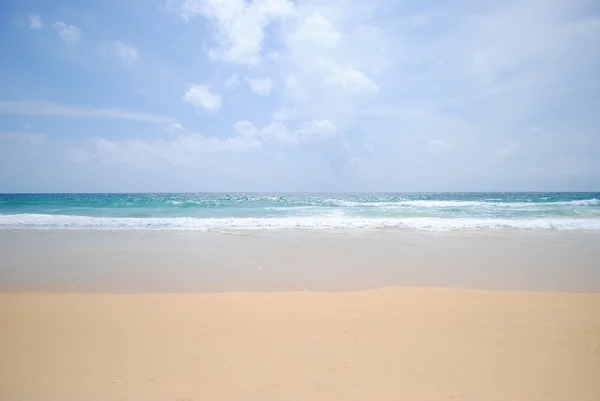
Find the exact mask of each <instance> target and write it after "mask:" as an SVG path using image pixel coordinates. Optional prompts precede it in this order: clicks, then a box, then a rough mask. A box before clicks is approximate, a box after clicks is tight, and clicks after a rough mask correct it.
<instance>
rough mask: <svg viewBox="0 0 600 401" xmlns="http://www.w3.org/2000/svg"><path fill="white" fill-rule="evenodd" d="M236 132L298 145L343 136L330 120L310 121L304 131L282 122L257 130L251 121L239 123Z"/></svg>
mask: <svg viewBox="0 0 600 401" xmlns="http://www.w3.org/2000/svg"><path fill="white" fill-rule="evenodd" d="M235 130H236V132H237V133H238V135H240V136H242V137H254V138H258V139H260V140H262V141H264V142H278V143H286V144H297V143H299V142H300V141H303V142H316V141H322V140H327V139H331V138H334V137H336V136H338V135H341V132H340V131H339V129H338V128H337V127H336V126H335V125H334V124H333V123H332V122H331V121H329V120H319V121H310V122H306V123H304V124H303V125H302V129H299V130H297V131H292V130H290V129H289V128H288V127H287V126H286V125H285V124H284V123H282V122H281V121H273V122H271V123H270V124H269V125H267V126H265V127H263V128H261V129H257V128H256V127H255V126H254V124H252V123H251V122H250V121H238V122H236V123H235Z"/></svg>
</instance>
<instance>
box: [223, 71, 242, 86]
mask: <svg viewBox="0 0 600 401" xmlns="http://www.w3.org/2000/svg"><path fill="white" fill-rule="evenodd" d="M239 85H240V80H239V79H238V76H237V74H232V75H231V76H230V77H229V79H227V81H225V83H224V84H223V86H225V89H235V88H237V87H238V86H239Z"/></svg>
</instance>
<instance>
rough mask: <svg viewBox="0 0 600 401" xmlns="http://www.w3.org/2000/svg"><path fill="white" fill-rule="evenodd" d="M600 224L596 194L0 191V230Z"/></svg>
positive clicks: (530, 227)
mask: <svg viewBox="0 0 600 401" xmlns="http://www.w3.org/2000/svg"><path fill="white" fill-rule="evenodd" d="M295 228H300V229H315V230H327V229H379V228H389V229H420V230H487V229H492V230H519V229H525V230H600V193H597V192H587V193H583V192H577V193H566V192H560V193H541V192H536V193H145V194H137V193H136V194H123V193H119V194H0V229H39V230H43V229H73V230H77V229H83V230H191V231H210V230H275V229H295Z"/></svg>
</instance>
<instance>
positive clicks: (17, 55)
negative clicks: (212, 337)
mask: <svg viewBox="0 0 600 401" xmlns="http://www.w3.org/2000/svg"><path fill="white" fill-rule="evenodd" d="M0 32H1V35H2V41H1V42H0V47H1V48H0V50H1V52H2V58H0V192H37V191H43V192H46V191H50V192H79V191H82V192H88V191H89V192H96V191H100V192H108V191H126V192H128V191H131V192H133V191H494V190H496V191H504V190H600V156H599V150H600V113H599V110H600V5H599V3H598V2H597V1H593V0H545V1H542V0H520V1H514V0H508V1H487V2H475V1H466V0H465V1H456V2H446V1H439V0H438V1H412V0H409V1H396V0H390V1H388V0H381V1H375V2H364V1H344V0H328V1H314V0H309V1H292V0H255V1H251V2H250V1H244V0H166V1H165V0H130V1H117V0H102V1H99V0H89V1H56V2H48V1H40V0H38V1H31V0H29V1H28V0H19V1H17V0H8V1H3V2H2V4H0Z"/></svg>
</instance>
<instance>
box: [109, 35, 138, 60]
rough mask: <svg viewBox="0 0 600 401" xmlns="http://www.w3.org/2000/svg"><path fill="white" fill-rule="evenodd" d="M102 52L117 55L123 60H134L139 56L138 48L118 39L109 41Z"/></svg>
mask: <svg viewBox="0 0 600 401" xmlns="http://www.w3.org/2000/svg"><path fill="white" fill-rule="evenodd" d="M104 53H105V54H106V55H108V56H112V57H118V58H120V59H121V60H123V61H126V62H127V61H135V60H137V59H138V58H139V56H140V55H139V52H138V50H137V49H136V48H135V47H133V46H131V45H128V44H127V43H125V42H122V41H120V40H116V41H114V42H113V43H111V44H110V45H109V46H108V47H107V48H106V49H105V51H104Z"/></svg>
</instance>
